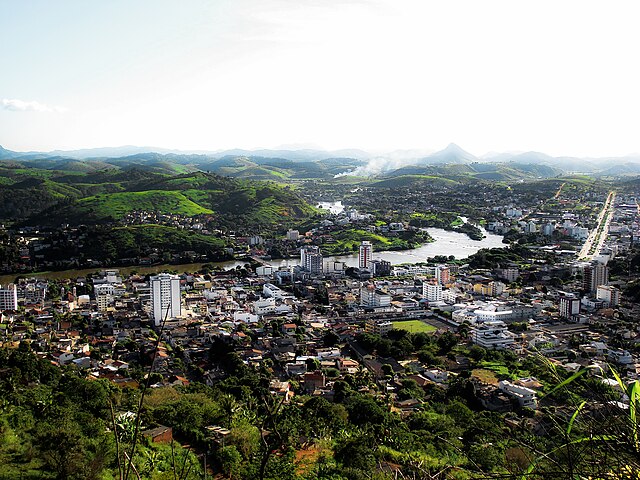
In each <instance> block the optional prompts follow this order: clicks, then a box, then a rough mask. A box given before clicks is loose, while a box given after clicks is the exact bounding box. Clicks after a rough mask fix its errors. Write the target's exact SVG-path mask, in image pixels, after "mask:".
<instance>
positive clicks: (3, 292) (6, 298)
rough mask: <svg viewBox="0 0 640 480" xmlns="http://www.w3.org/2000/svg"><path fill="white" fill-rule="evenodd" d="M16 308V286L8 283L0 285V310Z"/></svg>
mask: <svg viewBox="0 0 640 480" xmlns="http://www.w3.org/2000/svg"><path fill="white" fill-rule="evenodd" d="M17 309H18V288H17V287H16V286H15V285H14V284H13V283H10V284H9V285H7V286H6V287H5V288H2V285H0V310H17Z"/></svg>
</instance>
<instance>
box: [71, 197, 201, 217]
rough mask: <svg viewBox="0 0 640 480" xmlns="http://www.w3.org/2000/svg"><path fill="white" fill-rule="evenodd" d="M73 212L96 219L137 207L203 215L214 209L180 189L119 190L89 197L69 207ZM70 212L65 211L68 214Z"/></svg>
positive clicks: (123, 213)
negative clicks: (195, 200)
mask: <svg viewBox="0 0 640 480" xmlns="http://www.w3.org/2000/svg"><path fill="white" fill-rule="evenodd" d="M67 209H68V210H69V211H72V213H70V214H71V215H77V216H84V215H86V216H88V217H90V218H93V219H95V220H103V219H118V218H122V217H123V216H124V215H126V214H127V213H131V212H133V211H142V210H144V211H148V212H159V213H175V214H178V215H187V216H193V215H200V214H202V213H212V211H211V210H209V209H207V208H204V207H202V206H200V205H198V204H197V203H195V202H193V201H192V200H189V199H188V198H187V197H185V196H184V195H183V194H182V193H180V192H172V191H163V190H148V191H144V192H119V193H110V194H102V195H94V196H90V197H85V198H82V199H80V200H78V202H77V203H76V204H74V205H72V206H69V207H67ZM65 213H66V212H64V211H63V212H61V213H60V214H61V215H63V216H64V215H65Z"/></svg>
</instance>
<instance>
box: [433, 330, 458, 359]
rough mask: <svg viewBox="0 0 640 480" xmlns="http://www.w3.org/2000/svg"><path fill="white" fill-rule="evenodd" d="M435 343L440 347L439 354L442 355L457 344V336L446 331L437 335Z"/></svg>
mask: <svg viewBox="0 0 640 480" xmlns="http://www.w3.org/2000/svg"><path fill="white" fill-rule="evenodd" d="M437 343H438V347H440V354H441V355H444V354H446V353H449V352H450V351H451V350H452V349H453V347H455V346H456V345H457V344H458V337H456V336H455V334H453V333H451V332H448V331H447V332H444V333H443V334H442V335H440V336H439V337H438V340H437Z"/></svg>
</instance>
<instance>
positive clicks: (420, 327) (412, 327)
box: [393, 320, 437, 333]
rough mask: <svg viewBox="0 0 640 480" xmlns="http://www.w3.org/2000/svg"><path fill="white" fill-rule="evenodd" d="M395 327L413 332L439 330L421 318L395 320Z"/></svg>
mask: <svg viewBox="0 0 640 480" xmlns="http://www.w3.org/2000/svg"><path fill="white" fill-rule="evenodd" d="M393 328H395V329H398V330H406V331H408V332H411V333H420V332H424V333H430V332H435V331H436V330H437V328H436V327H434V326H433V325H429V324H428V323H425V322H423V321H421V320H404V321H400V322H393Z"/></svg>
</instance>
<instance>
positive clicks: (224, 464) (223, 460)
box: [216, 445, 242, 478]
mask: <svg viewBox="0 0 640 480" xmlns="http://www.w3.org/2000/svg"><path fill="white" fill-rule="evenodd" d="M216 459H217V461H218V463H219V464H220V469H221V470H222V471H223V472H224V473H225V475H228V476H229V478H233V477H234V476H236V475H237V473H238V471H239V470H240V465H241V464H242V455H241V454H240V452H239V451H238V449H237V448H236V447H235V445H229V446H226V447H222V448H221V449H220V450H218V451H217V452H216Z"/></svg>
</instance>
